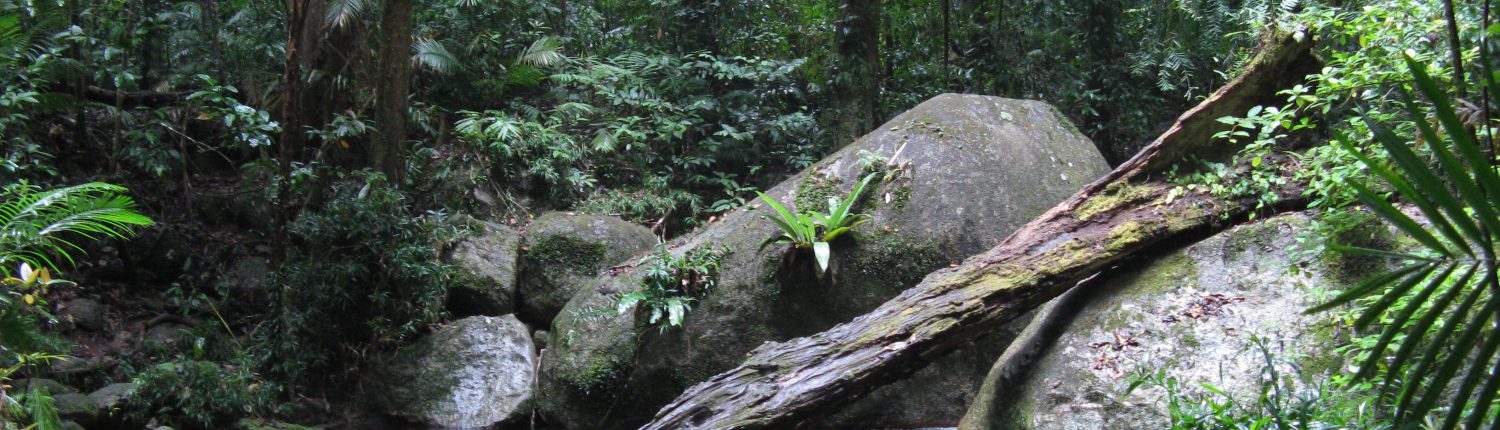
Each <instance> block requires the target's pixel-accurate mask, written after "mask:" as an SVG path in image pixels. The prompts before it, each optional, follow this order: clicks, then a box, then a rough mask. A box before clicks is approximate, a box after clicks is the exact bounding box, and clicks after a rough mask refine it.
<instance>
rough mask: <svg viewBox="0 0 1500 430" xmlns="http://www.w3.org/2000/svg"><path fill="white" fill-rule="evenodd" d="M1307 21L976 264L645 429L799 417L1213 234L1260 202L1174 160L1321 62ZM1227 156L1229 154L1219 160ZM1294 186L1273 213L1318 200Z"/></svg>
mask: <svg viewBox="0 0 1500 430" xmlns="http://www.w3.org/2000/svg"><path fill="white" fill-rule="evenodd" d="M1310 39H1311V38H1310V36H1308V35H1307V33H1306V32H1299V33H1286V32H1276V33H1275V34H1273V35H1271V36H1268V37H1267V38H1266V40H1265V41H1264V42H1263V43H1262V46H1261V49H1260V50H1259V52H1258V53H1257V54H1256V56H1255V57H1254V58H1253V59H1252V60H1251V63H1250V65H1249V66H1248V67H1247V68H1246V69H1245V71H1244V73H1242V74H1241V75H1240V76H1238V77H1236V78H1235V79H1234V80H1232V81H1230V82H1229V83H1228V84H1226V85H1225V86H1224V87H1222V88H1220V89H1219V90H1218V91H1216V92H1214V94H1212V95H1211V96H1209V97H1208V98H1207V99H1206V100H1204V101H1203V102H1202V103H1201V104H1199V105H1198V106H1196V107H1194V108H1193V109H1191V110H1189V111H1187V112H1185V113H1183V114H1182V115H1181V116H1180V117H1178V119H1177V122H1176V123H1175V124H1174V125H1173V126H1172V127H1171V128H1170V129H1168V130H1167V131H1166V132H1165V133H1164V134H1162V135H1161V136H1160V137H1158V138H1157V139H1156V140H1155V141H1154V142H1152V143H1151V144H1150V145H1148V146H1147V147H1146V148H1145V149H1143V150H1142V151H1141V152H1140V153H1139V154H1137V155H1136V156H1135V157H1134V158H1132V159H1130V160H1129V161H1127V162H1125V163H1124V164H1122V165H1121V166H1119V167H1118V168H1116V169H1115V170H1114V171H1112V172H1110V173H1109V174H1108V175H1106V176H1105V177H1103V178H1100V179H1099V180H1098V181H1095V182H1093V183H1091V184H1089V185H1087V186H1085V187H1084V188H1083V189H1081V190H1079V191H1078V192H1077V193H1076V194H1074V195H1073V196H1072V197H1070V198H1069V199H1068V200H1065V201H1063V202H1062V203H1060V204H1058V205H1057V206H1055V207H1053V208H1052V209H1051V210H1049V211H1047V212H1046V213H1045V214H1043V215H1042V216H1041V217H1039V218H1037V219H1035V220H1033V221H1032V222H1030V223H1029V224H1027V225H1025V226H1024V227H1022V228H1021V229H1020V230H1018V231H1016V232H1015V233H1013V234H1011V235H1010V236H1009V237H1008V238H1007V239H1006V240H1005V241H1004V242H1002V243H1001V244H1000V245H998V246H996V247H995V248H992V249H990V250H989V251H987V252H985V253H983V254H980V255H977V256H974V257H971V258H969V259H967V260H966V261H964V263H963V264H961V265H959V266H957V267H954V268H950V269H944V270H940V271H938V272H935V273H932V274H930V275H928V276H927V277H926V278H925V279H923V280H922V282H921V283H919V284H918V285H917V286H915V287H913V288H911V289H909V290H906V291H905V292H903V293H901V294H900V295H899V296H897V297H896V298H894V299H892V300H890V301H888V302H886V303H885V304H883V305H881V306H880V307H878V308H876V309H875V310H874V311H871V312H870V313H867V314H865V315H863V316H860V317H858V318H855V319H854V320H852V321H850V322H847V323H844V324H841V325H838V326H835V327H834V328H832V329H829V330H827V331H825V332H822V333H819V334H815V335H812V336H807V337H802V338H796V339H791V340H788V341H785V342H779V343H766V344H764V345H762V346H761V347H759V348H756V349H755V350H754V351H752V352H751V353H750V355H749V356H748V357H747V359H746V360H745V361H744V362H743V363H742V364H741V365H740V366H738V367H736V368H734V369H731V370H729V371H726V372H723V373H720V374H718V375H717V376H714V377H713V378H711V379H709V380H707V381H705V382H703V383H700V384H698V385H695V386H693V387H692V388H689V389H688V390H687V391H686V392H684V393H682V394H681V395H680V396H678V397H677V399H676V400H675V401H673V402H672V403H671V404H668V405H667V406H666V407H664V408H662V409H661V410H660V411H659V412H658V413H657V415H656V417H655V418H654V420H653V421H652V422H651V423H649V424H647V425H646V426H645V427H643V428H644V429H751V428H790V427H796V426H798V425H800V424H803V423H806V422H809V421H810V420H811V419H812V418H815V417H817V416H819V415H821V414H823V413H827V412H829V411H834V410H837V408H839V407H841V406H843V405H846V404H848V403H849V402H851V401H853V400H855V399H858V398H859V397H860V396H862V395H864V394H866V393H869V392H870V391H871V390H874V389H875V388H877V387H879V386H881V385H884V384H886V383H889V382H892V381H896V380H899V379H901V378H903V377H905V376H907V375H910V374H912V373H913V372H915V371H917V370H919V369H921V368H922V367H923V366H925V365H926V364H927V363H929V362H931V361H932V360H934V359H936V358H938V357H941V356H943V355H944V354H946V353H948V352H950V351H952V350H954V349H955V348H958V347H959V346H961V345H963V344H965V343H967V342H969V341H972V340H974V339H976V338H978V337H980V336H983V335H984V334H986V333H988V332H990V331H992V330H994V329H996V328H997V327H999V326H1001V325H1002V324H1004V323H1006V322H1009V321H1011V320H1012V319H1015V318H1016V317H1018V316H1020V315H1022V314H1024V313H1026V312H1027V311H1029V310H1032V309H1035V308H1037V307H1038V306H1040V305H1042V304H1043V303H1045V302H1047V301H1048V300H1050V299H1052V298H1053V297H1056V296H1058V295H1059V294H1062V293H1063V292H1065V291H1067V290H1068V289H1069V288H1072V287H1073V286H1074V285H1076V284H1078V283H1079V282H1081V281H1082V280H1085V279H1088V278H1090V277H1093V276H1095V275H1096V274H1099V273H1101V272H1104V271H1106V270H1107V269H1109V268H1110V267H1112V266H1114V265H1116V264H1119V263H1121V262H1123V261H1126V260H1127V259H1128V258H1130V257H1132V256H1134V255H1140V254H1144V253H1149V252H1151V251H1152V250H1154V249H1158V248H1159V247H1162V246H1170V245H1175V244H1181V243H1187V242H1190V241H1193V240H1197V239H1201V238H1204V237H1207V236H1209V235H1211V234H1213V233H1216V232H1218V231H1221V230H1223V229H1225V228H1227V227H1230V226H1232V225H1234V224H1236V223H1239V222H1242V221H1243V220H1244V219H1246V218H1248V217H1249V215H1251V214H1252V213H1253V211H1254V210H1255V208H1256V207H1257V204H1256V202H1255V201H1253V200H1246V201H1226V200H1225V199H1222V198H1220V197H1216V196H1211V195H1207V194H1203V193H1196V192H1189V193H1187V194H1186V195H1184V196H1180V197H1177V198H1167V195H1168V191H1169V190H1171V189H1172V188H1173V187H1175V185H1173V184H1171V183H1169V182H1166V181H1165V180H1164V176H1165V175H1164V174H1162V173H1164V171H1165V170H1166V169H1167V168H1169V167H1170V166H1172V165H1173V164H1174V163H1176V162H1178V161H1183V160H1184V157H1185V155H1186V154H1193V155H1196V156H1198V157H1200V158H1208V159H1214V157H1223V156H1224V155H1225V154H1232V153H1233V152H1234V151H1235V150H1237V149H1238V148H1234V147H1230V145H1228V144H1227V143H1222V142H1216V141H1214V140H1213V139H1212V138H1211V136H1213V134H1214V133H1217V132H1218V131H1221V130H1223V129H1224V127H1225V125H1224V124H1222V123H1219V122H1217V121H1216V120H1217V119H1218V118H1221V117H1224V116H1229V115H1243V114H1244V113H1245V112H1246V111H1248V110H1249V109H1250V108H1251V107H1253V106H1255V105H1257V104H1261V103H1268V102H1272V101H1274V100H1275V98H1276V95H1275V93H1276V92H1277V91H1278V90H1280V89H1284V88H1287V87H1289V86H1290V85H1292V84H1295V83H1298V82H1301V81H1302V80H1303V78H1304V77H1305V76H1306V75H1307V74H1308V73H1310V72H1312V71H1315V70H1317V68H1318V62H1317V60H1316V59H1315V58H1313V56H1312V51H1311V48H1312V46H1313V43H1312V40H1310ZM1220 159H1222V158H1220ZM1294 187H1295V186H1289V187H1288V189H1285V190H1281V191H1282V192H1281V193H1280V195H1281V196H1282V197H1281V198H1280V199H1279V201H1278V202H1277V204H1275V205H1272V207H1271V208H1269V209H1271V210H1281V209H1297V208H1300V207H1302V206H1305V201H1303V199H1302V198H1301V197H1300V192H1298V190H1295V189H1291V188H1294Z"/></svg>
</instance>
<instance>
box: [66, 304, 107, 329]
mask: <svg viewBox="0 0 1500 430" xmlns="http://www.w3.org/2000/svg"><path fill="white" fill-rule="evenodd" d="M57 310H58V314H59V315H58V316H60V317H62V320H63V321H67V322H69V323H70V324H71V325H72V326H73V327H75V328H79V329H83V330H89V331H100V330H104V306H103V305H101V304H99V302H98V301H96V300H94V299H84V298H80V299H73V300H69V301H67V302H66V303H63V304H62V305H60V306H58V307H57Z"/></svg>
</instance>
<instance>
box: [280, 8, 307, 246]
mask: <svg viewBox="0 0 1500 430" xmlns="http://www.w3.org/2000/svg"><path fill="white" fill-rule="evenodd" d="M307 3H308V0H287V2H286V27H287V37H286V65H285V68H283V69H282V74H281V83H282V90H281V139H280V142H277V143H278V144H279V145H278V146H279V147H278V148H277V150H276V165H277V174H278V176H279V177H280V180H279V181H277V186H276V210H275V212H276V214H275V217H276V234H275V235H273V236H272V238H271V241H272V245H273V246H272V249H273V251H272V255H271V261H272V266H276V265H280V264H281V263H282V262H284V261H286V234H287V232H286V226H287V224H288V223H290V221H291V218H292V213H291V212H292V206H291V205H290V204H289V203H290V202H289V201H288V200H289V197H291V196H290V194H291V191H290V189H289V187H288V184H289V183H291V181H292V157H293V156H295V155H296V154H299V153H301V152H302V124H303V122H302V115H301V106H299V105H300V103H299V101H300V97H301V95H302V59H301V55H302V44H301V43H299V41H300V40H301V36H302V29H303V20H304V18H305V17H306V16H307Z"/></svg>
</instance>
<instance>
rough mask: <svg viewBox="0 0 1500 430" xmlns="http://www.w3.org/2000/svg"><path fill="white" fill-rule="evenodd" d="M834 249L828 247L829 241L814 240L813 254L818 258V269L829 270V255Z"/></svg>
mask: <svg viewBox="0 0 1500 430" xmlns="http://www.w3.org/2000/svg"><path fill="white" fill-rule="evenodd" d="M831 253H832V251H830V250H829V248H828V242H813V256H814V257H816V258H817V260H818V270H819V271H827V270H828V257H829V255H830V254H831Z"/></svg>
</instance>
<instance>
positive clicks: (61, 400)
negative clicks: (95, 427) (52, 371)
mask: <svg viewBox="0 0 1500 430" xmlns="http://www.w3.org/2000/svg"><path fill="white" fill-rule="evenodd" d="M52 404H53V405H54V406H56V407H57V415H58V416H60V417H62V418H63V419H65V420H69V421H77V422H78V423H80V424H85V425H87V424H93V423H94V422H95V421H98V420H99V412H100V409H99V406H97V405H95V404H94V401H93V400H90V399H89V396H86V395H83V394H78V393H63V394H56V395H53V396H52Z"/></svg>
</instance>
